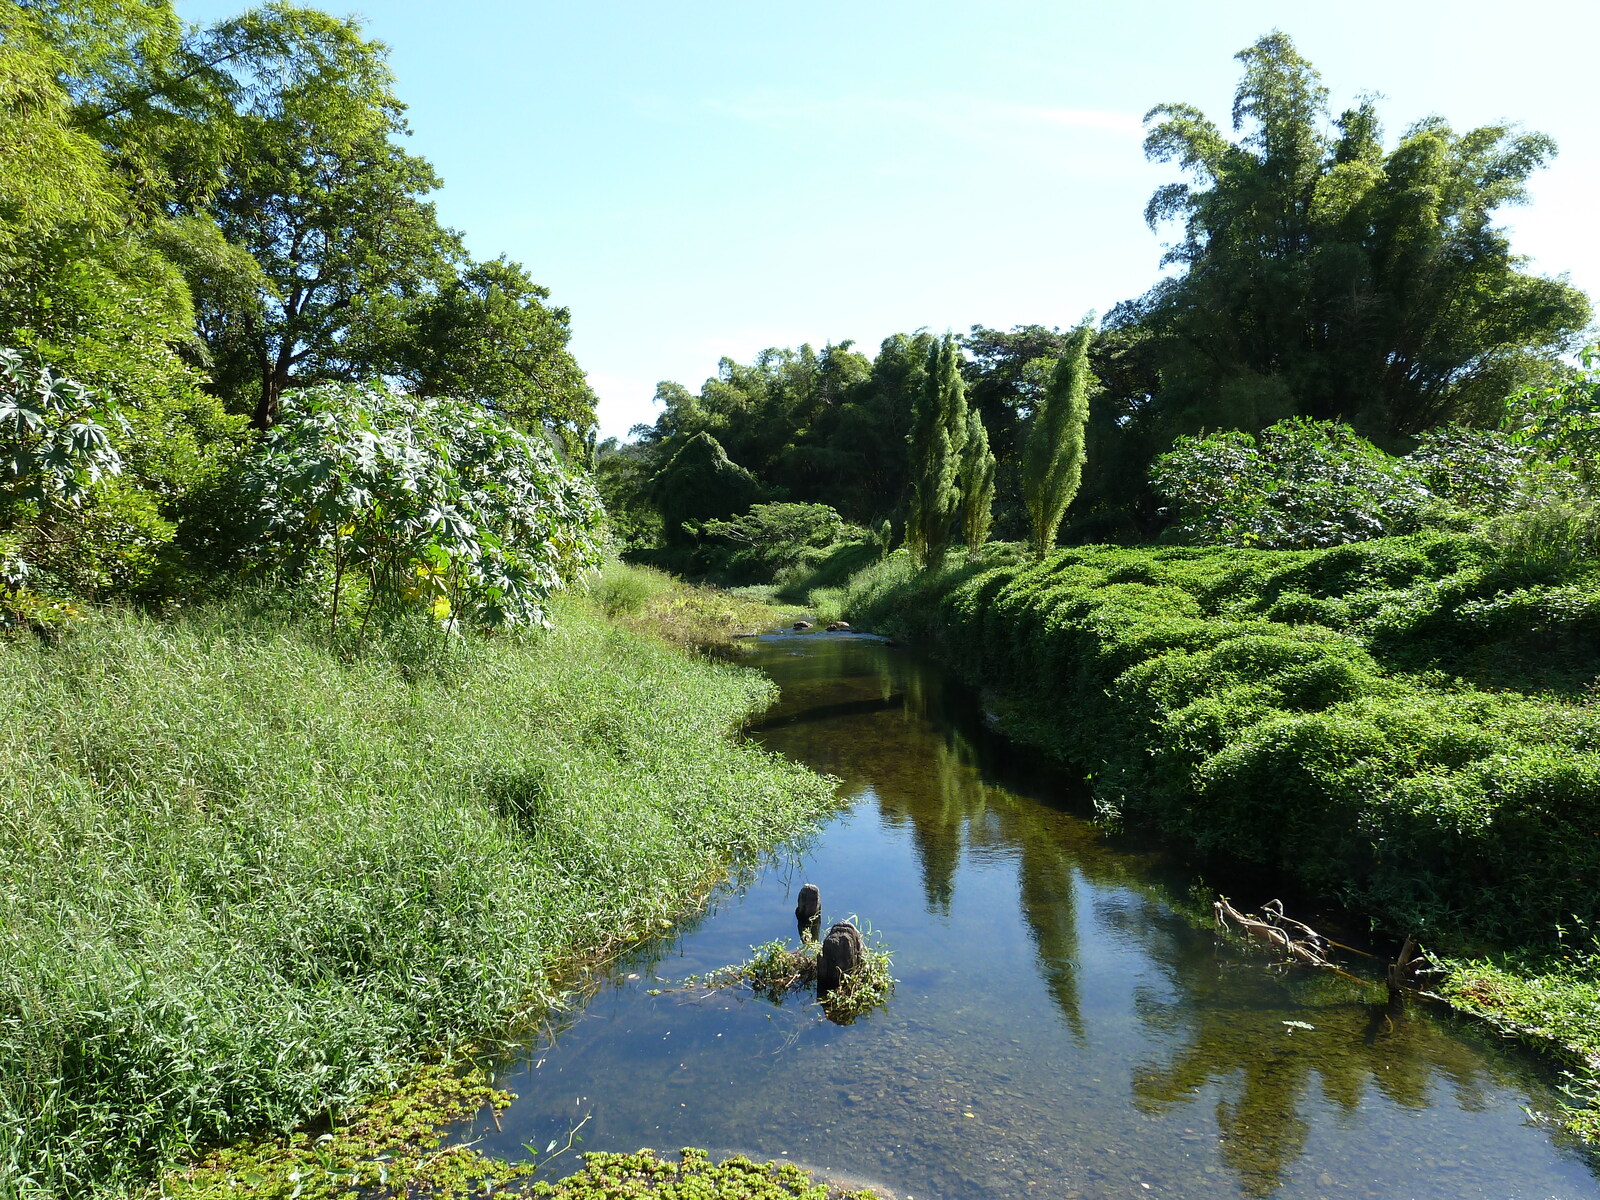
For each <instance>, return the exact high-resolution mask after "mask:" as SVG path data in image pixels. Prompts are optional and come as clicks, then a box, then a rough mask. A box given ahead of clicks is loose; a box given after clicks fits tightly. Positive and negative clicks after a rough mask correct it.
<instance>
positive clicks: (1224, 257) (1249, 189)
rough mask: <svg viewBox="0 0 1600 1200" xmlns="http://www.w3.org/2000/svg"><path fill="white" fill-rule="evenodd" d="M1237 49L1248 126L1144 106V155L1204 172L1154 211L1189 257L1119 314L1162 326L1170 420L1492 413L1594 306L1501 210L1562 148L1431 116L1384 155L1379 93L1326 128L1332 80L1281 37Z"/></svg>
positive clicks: (1254, 423)
mask: <svg viewBox="0 0 1600 1200" xmlns="http://www.w3.org/2000/svg"><path fill="white" fill-rule="evenodd" d="M1237 57H1238V59H1239V61H1240V62H1241V63H1242V64H1243V74H1242V78H1241V80H1240V83H1239V87H1238V90H1237V92H1236V93H1235V96H1234V104H1233V121H1232V126H1233V132H1234V134H1235V135H1236V136H1235V138H1234V139H1232V140H1230V139H1229V138H1228V137H1227V136H1225V135H1224V133H1223V132H1222V131H1221V130H1220V129H1218V128H1217V126H1215V125H1214V124H1213V123H1212V122H1211V121H1210V120H1208V119H1207V118H1206V116H1205V115H1204V114H1203V113H1201V112H1200V111H1199V110H1198V109H1196V108H1194V107H1193V106H1191V105H1187V104H1162V105H1158V106H1157V107H1155V108H1153V109H1151V110H1150V112H1149V114H1148V115H1147V117H1146V122H1147V124H1148V125H1149V135H1148V136H1147V138H1146V139H1145V151H1146V154H1147V155H1148V157H1150V158H1151V159H1154V160H1157V161H1164V162H1176V163H1178V164H1179V166H1180V167H1181V168H1182V169H1183V171H1184V172H1186V173H1187V174H1188V175H1189V176H1190V178H1191V179H1192V181H1193V182H1192V183H1181V182H1180V183H1169V184H1167V185H1165V186H1163V187H1161V188H1160V189H1158V190H1157V191H1156V193H1155V194H1154V196H1153V197H1152V198H1151V200H1150V204H1149V206H1148V208H1147V209H1146V216H1147V218H1148V219H1149V221H1150V223H1151V225H1152V226H1156V225H1159V224H1160V223H1161V222H1163V221H1166V220H1176V221H1179V222H1181V230H1182V236H1181V240H1179V241H1178V242H1177V243H1176V244H1175V245H1174V246H1173V247H1172V249H1171V250H1170V251H1169V252H1168V255H1167V261H1168V262H1171V263H1176V264H1178V265H1179V266H1180V267H1181V268H1182V269H1183V270H1182V274H1179V275H1176V276H1174V277H1172V278H1171V279H1169V280H1166V281H1164V282H1162V283H1160V284H1158V285H1157V286H1156V287H1155V288H1153V289H1152V290H1151V291H1150V292H1148V293H1147V294H1146V295H1145V296H1144V297H1143V298H1141V299H1140V300H1139V301H1137V302H1136V303H1134V304H1131V305H1128V306H1124V307H1123V308H1121V310H1120V311H1119V312H1117V313H1114V314H1113V323H1114V324H1124V325H1125V324H1129V323H1135V324H1138V325H1141V326H1144V327H1147V328H1148V329H1150V330H1151V332H1152V333H1153V334H1154V337H1155V341H1154V343H1153V345H1152V346H1151V347H1150V351H1151V352H1152V353H1153V354H1154V356H1155V358H1156V361H1157V363H1158V364H1159V367H1160V370H1161V372H1162V375H1163V378H1164V379H1165V380H1166V381H1167V382H1166V385H1165V386H1164V387H1163V388H1162V391H1161V393H1160V395H1159V408H1160V410H1161V412H1162V414H1163V415H1164V416H1165V417H1166V418H1167V419H1168V420H1170V421H1172V422H1174V423H1175V424H1176V425H1177V429H1176V430H1175V431H1176V432H1188V431H1189V430H1191V429H1193V428H1194V427H1195V426H1196V425H1210V426H1213V427H1215V426H1218V425H1220V426H1223V427H1225V428H1243V429H1247V430H1250V429H1259V428H1261V427H1262V426H1264V425H1268V424H1271V423H1272V422H1273V421H1276V420H1280V419H1282V418H1285V417H1289V416H1295V415H1303V416H1310V417H1314V418H1317V419H1321V420H1330V419H1336V418H1342V419H1345V420H1349V421H1352V422H1354V423H1356V424H1359V425H1362V426H1364V427H1369V428H1374V429H1382V430H1385V431H1388V432H1390V433H1418V432H1421V431H1422V430H1424V429H1427V428H1429V427H1430V426H1433V425H1438V424H1441V423H1444V422H1447V421H1451V420H1457V421H1463V420H1464V421H1469V422H1471V421H1474V420H1476V421H1478V422H1480V423H1482V422H1485V421H1490V420H1492V419H1493V417H1494V416H1495V415H1496V414H1497V412H1498V409H1499V406H1500V403H1501V400H1502V398H1503V397H1504V396H1506V395H1507V394H1508V393H1509V392H1511V391H1512V390H1514V389H1515V388H1516V386H1517V385H1518V384H1519V383H1521V382H1523V381H1524V380H1526V379H1527V378H1528V377H1529V372H1530V369H1534V368H1536V367H1537V365H1538V364H1541V363H1543V364H1549V363H1552V362H1553V361H1554V360H1555V358H1556V356H1557V355H1558V354H1559V353H1560V352H1561V351H1563V350H1565V349H1567V348H1568V346H1569V343H1570V342H1571V339H1572V338H1573V337H1574V336H1575V335H1576V334H1577V333H1578V332H1580V331H1581V330H1582V329H1583V328H1584V327H1585V325H1586V324H1587V323H1588V319H1589V315H1590V310H1589V304H1588V301H1587V299H1586V298H1585V297H1584V296H1583V295H1582V293H1580V292H1578V291H1577V290H1576V289H1575V288H1573V287H1571V286H1570V285H1568V284H1567V283H1565V282H1563V281H1561V280H1555V279H1548V278H1542V277H1540V276H1536V275H1532V274H1530V273H1528V272H1526V271H1525V270H1524V267H1525V261H1524V260H1522V259H1520V258H1518V257H1517V256H1516V255H1514V254H1512V252H1511V248H1510V243H1509V241H1508V239H1507V236H1506V233H1505V231H1504V229H1502V228H1500V227H1498V226H1496V225H1495V224H1494V214H1495V213H1496V211H1497V210H1498V209H1500V208H1502V207H1503V206H1505V205H1509V204H1517V203H1520V202H1522V201H1523V200H1524V199H1525V197H1526V191H1525V188H1526V184H1527V179H1528V177H1529V175H1531V174H1532V173H1533V171H1535V170H1536V169H1537V168H1539V167H1540V166H1542V165H1543V164H1544V163H1545V162H1546V161H1547V160H1548V159H1549V158H1550V157H1551V156H1552V155H1553V154H1554V153H1555V146H1554V143H1552V142H1551V141H1550V139H1549V138H1547V137H1544V136H1543V135H1541V134H1537V133H1519V132H1516V131H1515V130H1514V129H1513V128H1512V127H1510V126H1506V125H1495V126H1485V127H1483V128H1479V129H1473V130H1469V131H1467V132H1464V133H1457V132H1456V131H1455V130H1453V129H1452V128H1451V127H1450V126H1449V125H1448V124H1447V123H1446V122H1445V121H1444V120H1443V119H1442V118H1439V117H1430V118H1427V119H1425V120H1423V121H1421V122H1419V123H1418V124H1416V125H1415V126H1413V127H1412V128H1410V129H1409V130H1407V131H1406V132H1405V133H1404V134H1403V135H1402V137H1401V138H1400V141H1399V143H1398V144H1397V145H1396V146H1395V147H1394V148H1393V149H1391V150H1388V151H1387V152H1386V151H1385V150H1384V148H1383V145H1382V131H1381V128H1380V125H1379V121H1378V115H1377V111H1376V108H1375V106H1374V104H1373V102H1372V101H1370V100H1366V101H1363V102H1362V103H1360V104H1359V105H1358V106H1357V107H1355V108H1353V109H1349V110H1347V111H1345V112H1344V113H1342V114H1340V116H1339V117H1338V118H1337V120H1334V121H1331V122H1330V121H1329V119H1328V118H1329V114H1328V109H1327V90H1326V88H1325V87H1324V86H1323V84H1322V81H1321V77H1320V76H1319V75H1318V74H1317V72H1316V70H1315V69H1314V68H1313V67H1312V66H1311V64H1310V63H1309V62H1307V61H1306V60H1305V59H1304V58H1303V57H1301V56H1300V54H1299V53H1298V52H1297V51H1296V50H1295V48H1294V45H1293V43H1292V42H1291V41H1290V40H1289V38H1288V37H1287V36H1285V35H1284V34H1282V33H1272V34H1269V35H1267V36H1265V37H1263V38H1261V39H1260V40H1259V41H1257V42H1256V43H1255V44H1254V45H1253V46H1251V47H1249V48H1248V49H1246V50H1243V51H1241V52H1240V53H1239V55H1238V56H1237ZM1185 425H1187V426H1188V428H1184V426H1185Z"/></svg>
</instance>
